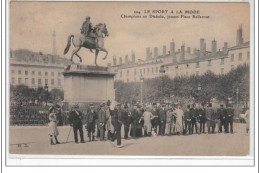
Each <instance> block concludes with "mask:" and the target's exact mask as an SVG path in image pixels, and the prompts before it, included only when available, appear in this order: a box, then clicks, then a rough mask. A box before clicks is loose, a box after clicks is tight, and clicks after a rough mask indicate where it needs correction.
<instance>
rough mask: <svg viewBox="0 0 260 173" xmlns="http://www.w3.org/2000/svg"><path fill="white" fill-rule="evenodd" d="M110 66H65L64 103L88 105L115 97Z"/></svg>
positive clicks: (112, 73)
mask: <svg viewBox="0 0 260 173" xmlns="http://www.w3.org/2000/svg"><path fill="white" fill-rule="evenodd" d="M115 74H116V73H114V72H113V71H112V69H110V68H108V67H101V66H88V65H79V64H72V65H70V66H67V67H65V68H64V72H63V75H64V103H65V104H67V105H68V106H69V107H70V106H71V105H74V104H79V105H80V106H81V105H86V104H87V105H88V104H90V103H96V104H97V103H104V102H106V101H107V100H114V99H115V90H114V76H115Z"/></svg>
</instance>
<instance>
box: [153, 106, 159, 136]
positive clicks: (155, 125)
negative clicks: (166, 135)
mask: <svg viewBox="0 0 260 173" xmlns="http://www.w3.org/2000/svg"><path fill="white" fill-rule="evenodd" d="M151 113H152V114H153V119H152V128H153V130H154V132H155V133H156V134H158V133H157V129H158V128H159V124H160V119H159V109H158V108H157V104H156V103H153V109H152V110H151Z"/></svg>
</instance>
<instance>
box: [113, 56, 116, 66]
mask: <svg viewBox="0 0 260 173" xmlns="http://www.w3.org/2000/svg"><path fill="white" fill-rule="evenodd" d="M113 66H116V56H113Z"/></svg>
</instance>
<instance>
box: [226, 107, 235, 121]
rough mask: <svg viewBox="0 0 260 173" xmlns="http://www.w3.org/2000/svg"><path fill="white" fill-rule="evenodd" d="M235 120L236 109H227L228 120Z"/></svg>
mask: <svg viewBox="0 0 260 173" xmlns="http://www.w3.org/2000/svg"><path fill="white" fill-rule="evenodd" d="M233 118H234V109H232V108H227V119H228V120H233Z"/></svg>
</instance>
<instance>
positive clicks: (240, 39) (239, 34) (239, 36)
mask: <svg viewBox="0 0 260 173" xmlns="http://www.w3.org/2000/svg"><path fill="white" fill-rule="evenodd" d="M243 42H244V39H243V30H242V25H240V26H239V27H238V29H237V45H240V44H242V43H243Z"/></svg>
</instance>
